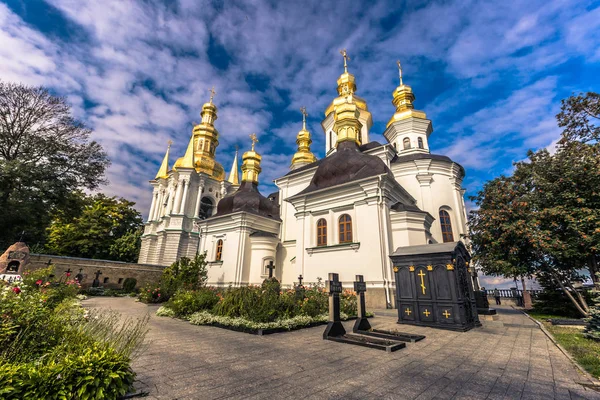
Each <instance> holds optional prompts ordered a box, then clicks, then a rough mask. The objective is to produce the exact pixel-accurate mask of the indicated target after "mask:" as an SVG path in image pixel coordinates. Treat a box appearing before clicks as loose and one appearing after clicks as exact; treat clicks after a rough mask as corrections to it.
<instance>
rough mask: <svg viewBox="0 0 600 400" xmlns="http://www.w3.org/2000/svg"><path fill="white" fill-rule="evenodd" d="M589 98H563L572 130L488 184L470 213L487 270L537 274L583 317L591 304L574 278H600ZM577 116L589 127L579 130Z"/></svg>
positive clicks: (598, 184) (599, 217) (596, 157)
mask: <svg viewBox="0 0 600 400" xmlns="http://www.w3.org/2000/svg"><path fill="white" fill-rule="evenodd" d="M589 99H592V100H593V99H597V95H595V94H589V93H588V95H587V96H586V97H585V98H582V97H581V96H579V97H573V98H571V99H568V100H565V101H563V110H562V111H561V113H560V114H559V115H557V119H558V121H559V125H561V126H565V127H567V128H566V129H565V132H564V134H563V136H562V138H561V140H560V142H559V144H558V146H557V150H556V153H555V154H550V153H549V152H548V151H547V150H545V149H543V150H540V151H537V152H532V151H530V152H529V153H528V160H527V161H525V162H519V163H516V164H515V171H514V174H513V176H510V177H504V176H501V177H499V178H496V179H494V180H492V181H490V182H488V183H487V184H486V185H485V186H484V188H483V190H482V191H480V192H479V193H478V195H477V196H474V197H472V200H474V201H475V203H476V205H478V206H479V209H478V210H474V211H472V212H471V214H470V216H469V225H470V231H471V235H470V238H471V241H472V246H473V250H474V258H475V259H476V261H478V262H479V264H480V265H481V267H482V270H483V272H484V273H486V274H491V275H503V276H506V277H510V278H517V277H521V278H523V277H526V276H531V275H534V274H535V275H536V276H537V277H538V278H540V279H541V280H545V281H546V282H550V283H552V284H554V285H556V286H557V287H560V288H561V290H562V291H563V293H565V295H567V296H568V297H569V299H570V300H571V301H572V302H573V304H574V305H575V306H576V308H577V309H578V311H579V312H580V313H581V314H582V315H584V316H587V314H588V313H589V306H588V305H587V302H586V300H585V298H584V297H583V296H582V295H581V293H580V292H578V291H577V290H575V289H574V287H573V282H574V280H577V279H580V278H581V277H580V276H579V274H578V271H579V270H580V269H582V268H585V267H587V268H588V269H589V271H590V276H592V277H593V278H594V279H596V271H597V255H598V250H599V248H600V144H598V143H597V141H595V140H597V139H595V137H594V132H595V131H596V127H595V126H594V125H593V124H591V123H590V120H589V118H588V117H589V116H590V115H592V114H590V113H589V110H590V109H591V110H593V109H594V108H593V107H592V106H590V104H592V103H593V101H591V100H590V101H588V100H589ZM581 104H586V106H585V110H584V107H583V106H582V105H581ZM596 104H597V100H596ZM582 110H584V111H582ZM581 113H585V116H582V114H581ZM586 118H588V119H586ZM569 121H570V122H569ZM576 121H579V123H580V124H581V123H585V124H586V126H585V127H583V128H582V129H579V128H577V124H576ZM586 121H587V122H586Z"/></svg>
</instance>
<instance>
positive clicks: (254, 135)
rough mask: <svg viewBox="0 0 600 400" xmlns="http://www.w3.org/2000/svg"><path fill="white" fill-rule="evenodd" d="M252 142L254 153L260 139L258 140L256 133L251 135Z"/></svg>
mask: <svg viewBox="0 0 600 400" xmlns="http://www.w3.org/2000/svg"><path fill="white" fill-rule="evenodd" d="M250 140H252V151H254V145H255V144H256V143H257V142H258V139H257V138H256V133H253V134H252V135H250Z"/></svg>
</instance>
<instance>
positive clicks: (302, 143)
mask: <svg viewBox="0 0 600 400" xmlns="http://www.w3.org/2000/svg"><path fill="white" fill-rule="evenodd" d="M300 112H301V113H302V129H301V130H300V132H298V136H296V144H297V145H298V151H297V152H296V154H294V157H292V164H291V165H290V168H292V169H296V168H298V167H301V166H303V165H307V164H310V163H313V162H315V161H317V157H315V155H314V154H313V153H312V152H311V151H310V145H311V143H312V139H311V137H310V132H309V131H308V130H307V129H306V117H307V116H308V113H307V112H306V107H302V108H300Z"/></svg>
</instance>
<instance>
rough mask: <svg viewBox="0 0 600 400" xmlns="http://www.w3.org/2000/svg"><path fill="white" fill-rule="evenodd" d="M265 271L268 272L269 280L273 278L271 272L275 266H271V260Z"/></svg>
mask: <svg viewBox="0 0 600 400" xmlns="http://www.w3.org/2000/svg"><path fill="white" fill-rule="evenodd" d="M267 269H268V270H269V278H272V277H273V270H274V269H275V266H274V265H273V260H271V261H269V265H267Z"/></svg>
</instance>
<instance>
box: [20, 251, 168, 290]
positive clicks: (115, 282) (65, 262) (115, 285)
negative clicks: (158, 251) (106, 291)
mask: <svg viewBox="0 0 600 400" xmlns="http://www.w3.org/2000/svg"><path fill="white" fill-rule="evenodd" d="M49 262H50V263H51V264H52V265H54V274H55V275H56V277H57V278H59V277H64V276H65V273H66V271H67V270H68V269H71V278H75V275H77V274H78V273H79V271H80V270H81V274H82V275H83V279H82V281H81V286H82V287H84V288H87V287H90V286H92V282H93V280H94V278H95V276H96V275H95V273H96V271H98V270H100V271H101V272H102V274H101V275H100V277H99V278H98V279H99V280H100V286H102V287H105V288H110V289H120V288H122V287H123V282H124V281H125V279H126V278H135V279H136V280H137V285H136V287H138V288H141V287H143V286H145V285H146V284H147V283H152V282H158V280H159V278H160V275H161V274H162V271H163V269H164V268H165V267H164V266H161V265H150V264H136V263H126V262H120V261H108V260H92V259H89V258H75V257H62V256H53V255H47V254H31V255H30V258H29V263H28V264H27V266H26V267H25V270H35V269H39V268H45V267H47V266H48V263H49Z"/></svg>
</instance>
